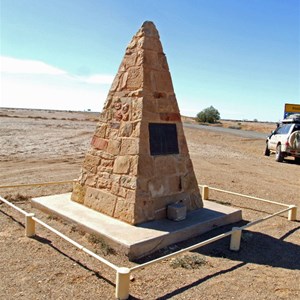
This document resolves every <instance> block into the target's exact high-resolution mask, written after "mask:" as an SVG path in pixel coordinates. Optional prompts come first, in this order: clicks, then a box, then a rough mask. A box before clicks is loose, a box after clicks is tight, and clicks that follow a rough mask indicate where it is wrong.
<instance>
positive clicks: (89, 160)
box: [83, 154, 101, 174]
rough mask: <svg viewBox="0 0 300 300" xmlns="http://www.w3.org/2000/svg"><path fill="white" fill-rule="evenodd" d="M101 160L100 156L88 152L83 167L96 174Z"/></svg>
mask: <svg viewBox="0 0 300 300" xmlns="http://www.w3.org/2000/svg"><path fill="white" fill-rule="evenodd" d="M100 161H101V158H100V157H98V156H94V155H90V154H87V155H86V156H85V159H84V162H83V167H84V168H85V169H86V170H88V171H90V172H91V173H94V174H95V173H96V172H97V167H98V165H99V164H100Z"/></svg>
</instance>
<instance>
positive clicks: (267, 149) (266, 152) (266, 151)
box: [265, 144, 270, 156]
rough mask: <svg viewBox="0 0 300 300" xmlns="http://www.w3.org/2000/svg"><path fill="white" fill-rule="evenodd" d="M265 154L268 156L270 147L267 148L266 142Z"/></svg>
mask: <svg viewBox="0 0 300 300" xmlns="http://www.w3.org/2000/svg"><path fill="white" fill-rule="evenodd" d="M265 156H270V149H269V148H268V144H266V149H265Z"/></svg>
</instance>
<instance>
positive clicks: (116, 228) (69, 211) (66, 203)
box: [32, 193, 242, 260]
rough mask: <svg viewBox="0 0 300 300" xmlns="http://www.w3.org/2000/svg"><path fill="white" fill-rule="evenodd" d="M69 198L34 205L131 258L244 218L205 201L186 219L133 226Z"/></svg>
mask: <svg viewBox="0 0 300 300" xmlns="http://www.w3.org/2000/svg"><path fill="white" fill-rule="evenodd" d="M70 198H71V193H67V194H60V195H52V196H46V197H40V198H34V199H32V205H33V206H34V207H36V208H38V209H40V210H42V211H44V212H46V213H49V214H54V215H57V216H59V217H61V218H63V219H67V220H69V221H71V222H72V223H75V224H76V225H78V227H79V228H81V229H83V230H85V231H86V232H89V233H94V234H96V235H98V236H100V237H101V238H102V239H103V240H105V242H107V243H108V244H109V245H111V246H112V247H113V248H115V249H116V250H118V251H121V252H123V253H125V254H126V255H127V256H128V257H129V259H130V260H133V259H137V258H140V257H143V256H146V255H149V254H150V253H153V252H155V251H157V250H159V249H161V248H163V247H166V246H169V245H172V244H175V243H178V242H181V241H184V240H187V239H189V238H192V237H195V236H198V235H200V234H203V233H205V232H207V231H210V230H212V229H214V228H216V227H219V226H223V225H226V224H231V223H235V222H239V221H240V220H242V212H241V210H239V209H235V208H232V207H228V206H224V205H220V204H217V203H215V202H210V201H205V200H204V201H203V202H204V208H202V209H199V210H196V211H192V212H189V213H188V214H187V218H186V219H185V220H183V221H179V222H176V221H171V220H166V219H164V220H157V221H151V222H147V223H143V224H141V225H138V226H133V225H130V224H127V223H124V222H122V221H119V220H116V219H114V218H112V217H109V216H106V215H104V214H102V213H99V212H97V211H95V210H92V209H90V208H88V207H85V206H84V205H81V204H79V203H76V202H74V201H71V199H70Z"/></svg>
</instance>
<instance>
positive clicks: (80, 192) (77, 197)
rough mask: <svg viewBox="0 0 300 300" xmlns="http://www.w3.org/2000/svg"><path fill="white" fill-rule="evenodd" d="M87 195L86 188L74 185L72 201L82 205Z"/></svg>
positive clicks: (77, 184)
mask: <svg viewBox="0 0 300 300" xmlns="http://www.w3.org/2000/svg"><path fill="white" fill-rule="evenodd" d="M85 193H86V186H82V185H81V184H79V183H77V182H75V183H74V184H73V193H72V195H71V200H73V201H75V202H78V203H81V204H82V203H83V202H84V196H85Z"/></svg>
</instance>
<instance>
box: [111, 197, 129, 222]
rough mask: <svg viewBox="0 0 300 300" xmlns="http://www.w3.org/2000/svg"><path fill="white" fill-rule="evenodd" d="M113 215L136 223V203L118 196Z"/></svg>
mask: <svg viewBox="0 0 300 300" xmlns="http://www.w3.org/2000/svg"><path fill="white" fill-rule="evenodd" d="M113 217H114V218H117V219H119V220H122V221H124V222H127V223H130V224H134V205H133V204H131V203H128V202H127V201H125V200H124V199H121V198H118V201H117V204H116V209H115V212H114V215H113Z"/></svg>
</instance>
